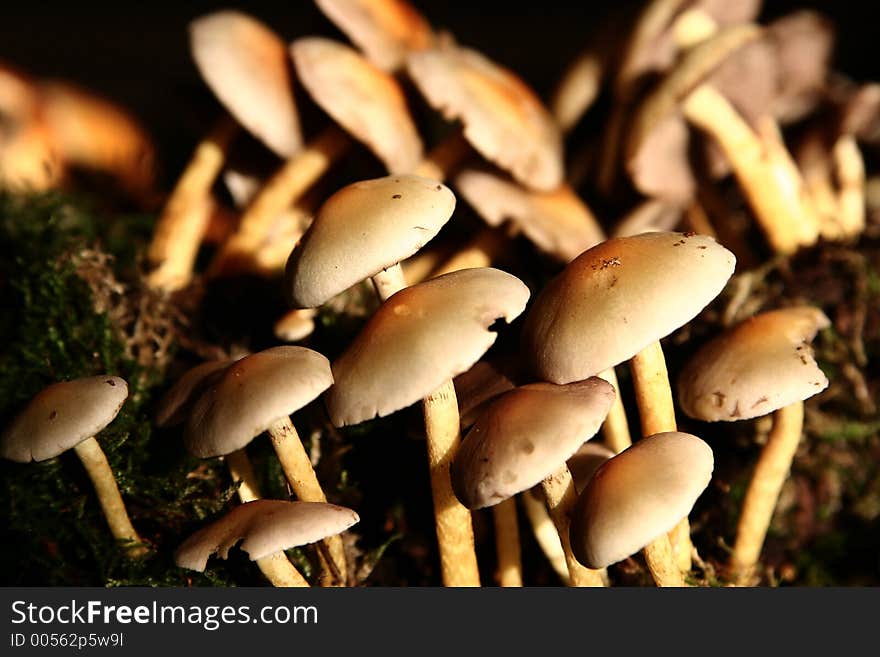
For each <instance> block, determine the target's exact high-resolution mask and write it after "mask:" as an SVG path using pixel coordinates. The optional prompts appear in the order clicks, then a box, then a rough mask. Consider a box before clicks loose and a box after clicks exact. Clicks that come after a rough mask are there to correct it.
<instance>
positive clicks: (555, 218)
mask: <svg viewBox="0 0 880 657" xmlns="http://www.w3.org/2000/svg"><path fill="white" fill-rule="evenodd" d="M453 184H454V186H455V189H456V190H457V191H458V192H459V193H460V194H461V195H462V197H464V199H465V200H466V201H467V202H468V203H469V204H470V205H471V206H472V207H473V208H474V209H475V210H476V211H477V212H478V213H479V215H480V216H481V217H483V219H484V220H485V221H486V223H488V224H489V225H490V226H500V225H501V224H502V223H504V221H505V220H510V221H512V222H513V223H514V224H515V225H516V226H517V227H518V228H519V229H520V230H521V231H522V232H523V234H524V235H525V236H526V237H527V238H529V239H530V240H531V241H532V243H534V244H535V246H537V247H538V248H539V249H540V250H541V251H543V252H545V253H548V254H550V255H552V256H554V257H556V258H558V259H559V260H561V261H563V262H568V261H570V260H572V259H573V258H575V257H576V256H578V255H580V254H581V253H582V252H584V251H586V250H587V249H588V248H590V247H591V246H594V245H596V244H598V243H599V242H601V241H602V240H603V239H604V237H605V236H604V234H603V232H602V228H601V226H599V223H598V221H597V220H596V217H595V216H593V213H592V212H590V209H589V208H588V207H587V205H586V204H585V203H584V202H583V201H582V200H581V198H580V197H579V196H578V195H577V194H575V192H574V190H573V189H572V188H571V187H569V186H568V185H566V184H563V185H560V186H559V187H558V188H556V189H555V190H553V191H552V192H533V191H530V190H528V189H525V188H523V187H521V186H520V185H518V184H516V183H515V182H513V181H511V180H508V179H506V178H505V177H503V176H500V175H497V174H495V173H492V172H490V171H486V170H483V169H475V168H467V169H463V170H462V171H460V172H459V173H458V174H457V175H456V176H455V181H454V183H453Z"/></svg>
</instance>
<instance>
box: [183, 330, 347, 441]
mask: <svg viewBox="0 0 880 657" xmlns="http://www.w3.org/2000/svg"><path fill="white" fill-rule="evenodd" d="M332 383H333V375H332V374H331V372H330V363H329V361H328V360H327V359H326V358H325V357H324V356H322V355H321V354H319V353H318V352H316V351H312V350H311V349H306V348H305V347H294V346H283V347H273V348H271V349H266V350H265V351H260V352H257V353H255V354H251V355H250V356H245V357H244V358H242V359H241V360H238V361H236V362H235V363H233V364H232V365H230V366H229V367H227V368H226V369H225V370H223V375H222V376H221V377H219V379H217V381H215V382H213V383H212V384H211V385H210V386H208V388H207V389H206V390H205V392H204V393H202V395H201V396H200V397H199V399H198V400H197V401H196V402H195V403H194V404H193V405H192V410H191V412H190V416H189V420H188V421H187V424H186V431H185V434H184V442H185V444H186V447H187V449H188V450H189V451H190V452H192V453H193V454H194V455H196V456H198V457H201V458H208V457H212V456H221V455H223V454H229V453H230V452H234V451H235V450H238V449H241V448H242V447H244V446H245V445H247V444H248V443H249V442H250V441H251V440H252V439H253V438H254V437H255V436H258V435H259V434H261V433H262V432H263V431H265V430H266V429H268V428H269V427H270V426H272V424H274V423H275V422H277V421H278V420H280V419H282V418H284V417H287V416H288V415H290V414H291V413H294V412H296V411H297V410H299V409H300V408H302V407H303V406H305V405H306V404H308V403H309V402H310V401H312V400H313V399H315V397H317V396H318V395H320V394H321V393H322V392H323V391H324V390H326V389H327V388H328V387H329V386H330V385H331V384H332Z"/></svg>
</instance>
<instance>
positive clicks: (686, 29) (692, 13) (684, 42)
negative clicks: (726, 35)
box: [672, 7, 718, 51]
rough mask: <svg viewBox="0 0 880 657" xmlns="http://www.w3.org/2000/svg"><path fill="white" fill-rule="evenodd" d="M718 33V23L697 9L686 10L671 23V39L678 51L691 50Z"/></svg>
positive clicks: (703, 11)
mask: <svg viewBox="0 0 880 657" xmlns="http://www.w3.org/2000/svg"><path fill="white" fill-rule="evenodd" d="M717 31H718V23H716V22H715V20H714V19H713V18H712V17H711V16H710V15H709V14H707V13H706V12H705V10H703V9H700V8H698V7H692V8H690V9H686V10H685V11H683V12H682V13H681V15H680V16H679V17H678V18H676V19H675V21H674V22H673V23H672V39H673V41H674V42H675V47H676V49H677V50H679V51H683V50H687V49H689V48H693V47H694V46H696V45H697V44H698V43H702V42H703V41H705V40H706V39H708V38H709V37H711V36H712V35H714V34H715V33H716V32H717Z"/></svg>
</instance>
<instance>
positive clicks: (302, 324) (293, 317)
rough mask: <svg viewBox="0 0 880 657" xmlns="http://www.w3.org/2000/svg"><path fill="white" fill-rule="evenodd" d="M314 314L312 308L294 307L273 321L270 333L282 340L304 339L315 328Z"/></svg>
mask: <svg viewBox="0 0 880 657" xmlns="http://www.w3.org/2000/svg"><path fill="white" fill-rule="evenodd" d="M315 315H317V311H316V310H315V309H314V308H295V309H293V310H291V311H290V312H288V313H285V314H284V315H283V316H282V317H281V319H279V320H278V321H277V322H275V325H274V326H273V327H272V333H274V334H275V337H276V338H278V339H279V340H281V341H283V342H299V341H300V340H305V339H306V338H307V337H309V336H310V335H311V334H312V331H314V330H315Z"/></svg>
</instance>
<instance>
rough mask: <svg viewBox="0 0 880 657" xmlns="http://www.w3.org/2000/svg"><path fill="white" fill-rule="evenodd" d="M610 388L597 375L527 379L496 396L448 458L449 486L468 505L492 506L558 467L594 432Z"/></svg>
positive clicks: (608, 402) (605, 411)
mask: <svg viewBox="0 0 880 657" xmlns="http://www.w3.org/2000/svg"><path fill="white" fill-rule="evenodd" d="M615 395H616V393H615V390H614V388H613V387H612V386H611V384H610V383H608V382H606V381H603V380H602V379H600V378H598V377H592V378H589V379H586V380H585V381H577V382H575V383H569V384H568V385H562V386H560V385H555V384H553V383H533V384H530V385H525V386H522V387H520V388H515V389H514V390H511V391H510V392H507V393H504V394H503V395H501V396H499V397H497V398H496V399H495V400H494V401H493V402H492V403H491V404H489V407H488V408H487V409H486V411H485V412H484V413H483V414H482V415H481V416H480V417H479V418H478V419H477V421H476V423H475V424H474V426H473V427H472V428H471V430H470V431H469V432H468V434H467V436H466V437H465V439H464V440H463V441H462V443H461V446H460V447H459V449H458V452H457V453H456V455H455V458H454V460H453V462H452V468H451V470H452V472H451V474H452V489H453V491H455V495H456V497H458V499H459V500H460V501H461V503H462V504H464V506H466V507H467V508H469V509H482V508H483V507H487V506H494V505H495V504H498V503H499V502H503V501H504V500H506V499H508V498H510V497H513V496H514V495H516V494H517V493H521V492H522V491H524V490H528V489H529V488H531V487H532V486H534V485H536V484H538V483H540V482H541V481H542V480H543V479H545V478H546V477H549V476H550V475H552V474H553V473H554V472H556V471H557V470H559V469H560V467H562V465H563V464H564V463H565V461H566V460H567V459H568V458H569V457H571V456H572V455H573V454H574V453H575V452H576V451H577V450H578V448H579V447H580V446H581V445H583V444H584V443H585V442H586V441H587V440H589V439H590V438H592V437H593V436H594V435H595V434H596V432H597V431H598V430H599V427H600V426H601V424H602V422H603V421H604V420H605V416H606V415H608V410H609V409H610V408H611V404H612V403H613V402H614V398H615Z"/></svg>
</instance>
